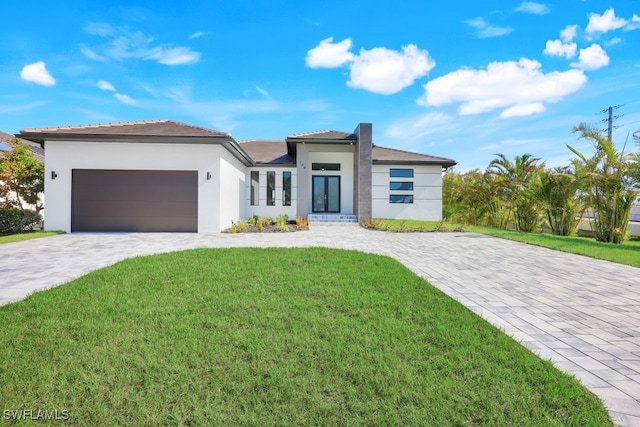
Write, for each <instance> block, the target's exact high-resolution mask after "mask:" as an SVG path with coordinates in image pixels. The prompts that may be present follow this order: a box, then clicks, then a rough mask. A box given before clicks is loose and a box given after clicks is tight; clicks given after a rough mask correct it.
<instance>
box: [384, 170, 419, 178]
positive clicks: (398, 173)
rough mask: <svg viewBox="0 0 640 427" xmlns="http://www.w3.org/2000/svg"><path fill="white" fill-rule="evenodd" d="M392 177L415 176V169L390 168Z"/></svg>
mask: <svg viewBox="0 0 640 427" xmlns="http://www.w3.org/2000/svg"><path fill="white" fill-rule="evenodd" d="M389 176H390V177H391V178H413V169H389Z"/></svg>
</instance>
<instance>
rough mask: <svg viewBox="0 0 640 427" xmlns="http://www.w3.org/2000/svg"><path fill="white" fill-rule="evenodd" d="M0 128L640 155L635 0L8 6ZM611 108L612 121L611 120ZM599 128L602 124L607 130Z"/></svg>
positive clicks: (461, 155) (463, 162) (456, 151)
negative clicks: (603, 143)
mask: <svg viewBox="0 0 640 427" xmlns="http://www.w3.org/2000/svg"><path fill="white" fill-rule="evenodd" d="M3 13H4V15H5V16H6V17H11V19H5V20H4V25H3V26H2V27H1V28H0V130H2V131H4V132H7V133H12V134H13V133H18V132H19V131H20V130H21V129H25V128H37V127H57V126H69V125H84V124H96V123H113V122H128V121H138V120H157V119H171V120H176V121H180V122H184V123H187V124H191V125H196V126H203V127H207V128H211V129H215V130H219V131H224V132H228V133H230V134H231V135H232V136H233V137H234V138H235V139H236V140H237V141H242V140H247V139H284V138H286V137H287V136H288V135H292V134H296V133H302V132H310V131H317V130H327V129H331V130H339V131H347V132H351V131H353V130H354V129H355V127H356V126H357V125H358V123H362V122H367V123H372V124H373V140H374V144H376V145H380V146H385V147H392V148H398V149H402V150H408V151H415V152H420V153H425V154H431V155H436V156H443V157H448V158H452V159H454V160H456V161H457V162H458V165H457V166H456V170H458V171H461V172H464V171H467V170H471V169H475V168H479V169H484V168H486V166H487V165H488V163H489V162H490V161H491V160H492V159H493V158H494V157H495V154H496V153H503V154H505V155H506V156H507V157H509V158H513V157H515V156H516V155H522V154H524V153H530V154H532V155H534V156H536V157H538V158H540V159H542V160H544V161H546V163H547V165H549V166H560V165H564V164H567V163H568V162H569V160H570V159H571V158H572V154H571V152H570V151H569V150H568V149H567V147H566V146H567V144H569V145H571V146H574V147H576V148H578V149H579V150H581V151H583V152H585V153H586V154H589V153H591V152H592V150H591V146H590V145H589V143H588V142H587V141H584V140H580V139H578V135H577V134H574V133H573V132H572V128H573V127H574V126H577V125H578V124H580V123H582V122H584V123H587V124H589V125H591V126H593V127H596V128H601V129H606V127H607V123H606V119H607V113H606V110H607V109H608V107H609V106H612V107H614V112H613V115H614V117H615V120H614V122H613V125H614V127H615V130H614V132H613V140H614V142H615V143H616V145H617V146H618V148H620V149H622V147H623V146H625V142H626V146H625V149H626V150H636V149H637V148H638V146H637V145H636V144H635V143H634V142H633V141H634V138H633V133H634V132H636V131H638V130H640V1H636V0H612V1H600V0H555V1H541V2H537V1H536V2H530V1H509V0H500V1H498V0H483V1H471V0H467V1H459V0H458V1H456V0H452V1H444V2H443V1H439V2H435V1H427V0H405V1H403V0H400V1H396V2H383V1H359V0H358V1H349V0H340V1H334V0H323V1H304V2H303V1H294V0H291V1H283V0H271V1H261V0H252V1H246V0H234V1H215V0H211V1H206V0H202V1H199V0H192V1H181V2H177V1H167V0H156V1H131V0H127V1H121V0H110V1H108V2H107V1H100V0H97V1H91V2H86V1H84V0H83V1H64V0H61V1H55V2H53V1H49V0H47V1H40V0H32V1H29V2H9V3H7V4H6V5H3ZM603 111H604V112H603ZM602 120H604V121H605V122H601V121H602Z"/></svg>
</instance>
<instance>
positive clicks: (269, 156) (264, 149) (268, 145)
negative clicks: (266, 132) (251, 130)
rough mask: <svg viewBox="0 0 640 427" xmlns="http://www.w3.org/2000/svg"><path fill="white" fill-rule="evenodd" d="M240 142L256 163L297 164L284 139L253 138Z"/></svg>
mask: <svg viewBox="0 0 640 427" xmlns="http://www.w3.org/2000/svg"><path fill="white" fill-rule="evenodd" d="M239 144H240V147H242V149H243V150H244V151H246V152H247V154H249V156H251V158H252V159H253V160H254V161H255V162H256V164H270V165H277V164H282V165H285V164H291V165H295V163H296V158H295V157H293V156H291V155H289V153H288V152H287V145H286V144H285V143H284V141H282V140H273V139H270V140H264V139H252V140H248V141H240V142H239Z"/></svg>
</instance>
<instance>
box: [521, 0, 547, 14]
mask: <svg viewBox="0 0 640 427" xmlns="http://www.w3.org/2000/svg"><path fill="white" fill-rule="evenodd" d="M516 12H524V13H532V14H534V15H546V14H548V13H549V12H551V11H550V10H549V8H548V7H547V5H546V4H542V3H534V2H532V1H525V2H522V3H520V6H518V7H517V8H516Z"/></svg>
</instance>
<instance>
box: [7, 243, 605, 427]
mask: <svg viewBox="0 0 640 427" xmlns="http://www.w3.org/2000/svg"><path fill="white" fill-rule="evenodd" d="M0 330H2V334H0V360H1V361H2V363H0V396H2V409H14V410H18V409H32V410H38V409H42V410H49V411H51V410H58V411H68V414H69V417H70V420H69V424H70V425H92V426H100V425H108V426H110V425H460V426H464V425H500V426H509V425H513V426H521V425H545V426H553V425H557V426H561V425H562V426H564V425H598V426H607V425H612V423H611V420H610V418H609V416H608V414H607V412H606V410H605V408H604V407H603V405H602V403H601V402H600V401H599V400H598V399H597V398H596V397H595V396H594V395H593V394H591V393H590V392H589V391H588V390H586V389H585V388H584V387H582V386H581V385H580V384H579V383H578V382H577V381H576V380H575V379H574V378H573V377H571V376H569V375H566V374H563V373H561V372H559V371H558V370H556V369H555V368H554V367H553V366H552V364H551V363H550V362H548V361H543V360H541V359H540V358H538V357H537V356H535V355H533V354H532V353H531V352H529V351H528V350H526V349H525V348H524V347H522V346H521V345H519V344H518V343H516V342H515V341H513V340H512V339H510V338H509V337H507V336H506V335H505V334H503V333H502V332H500V331H499V330H497V329H496V328H494V327H492V326H491V325H490V324H488V323H487V322H486V321H484V320H482V319H481V318H479V317H478V316H476V315H475V314H473V313H472V312H470V311H469V310H467V309H466V308H464V307H463V306H462V305H460V304H459V303H458V302H456V301H454V300H452V299H450V298H448V297H446V296H445V295H444V294H442V293H441V292H440V291H438V290H437V289H435V288H434V287H432V286H431V285H429V284H428V283H427V282H425V281H424V280H423V279H421V278H419V277H417V276H416V275H414V274H413V273H411V272H410V271H409V270H407V269H406V268H405V267H404V266H402V265H401V264H399V263H398V262H397V261H395V260H392V259H391V258H387V257H382V256H377V255H370V254H364V253H360V252H355V251H341V250H333V249H323V248H311V249H198V250H191V251H184V252H176V253H169V254H162V255H155V256H150V257H140V258H134V259H129V260H126V261H123V262H121V263H118V264H116V265H114V266H111V267H108V268H104V269H102V270H99V271H96V272H93V273H91V274H89V275H87V276H84V277H82V278H80V279H77V280H75V281H73V282H71V283H69V284H66V285H63V286H60V287H57V288H54V289H51V290H48V291H45V292H40V293H36V294H33V295H31V296H30V297H29V298H27V299H26V300H24V301H20V302H17V303H13V304H10V305H7V306H4V307H0ZM41 424H46V422H43V423H41ZM39 425H40V424H39Z"/></svg>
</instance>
